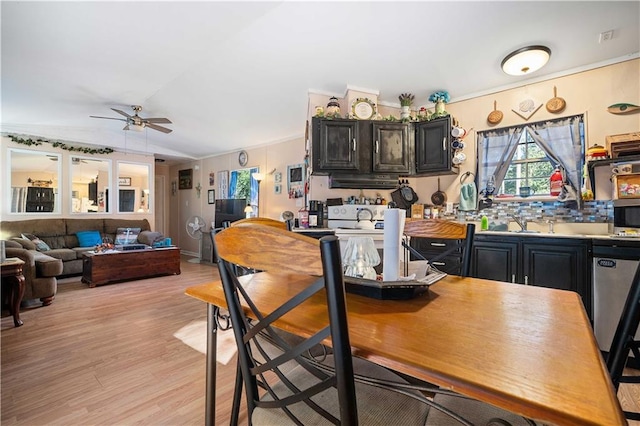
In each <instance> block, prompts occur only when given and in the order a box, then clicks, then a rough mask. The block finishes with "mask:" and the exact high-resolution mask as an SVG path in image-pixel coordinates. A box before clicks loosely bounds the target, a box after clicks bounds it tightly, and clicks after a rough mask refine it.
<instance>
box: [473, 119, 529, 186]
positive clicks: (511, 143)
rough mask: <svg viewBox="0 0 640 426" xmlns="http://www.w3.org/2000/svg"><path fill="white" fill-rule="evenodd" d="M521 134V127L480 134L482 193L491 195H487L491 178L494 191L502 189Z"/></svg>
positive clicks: (479, 172) (479, 154) (478, 177)
mask: <svg viewBox="0 0 640 426" xmlns="http://www.w3.org/2000/svg"><path fill="white" fill-rule="evenodd" d="M521 134H522V128H520V127H512V128H508V129H498V130H493V131H488V132H478V173H477V179H478V188H479V190H480V193H483V194H487V195H491V194H489V193H487V182H489V180H490V179H491V178H493V179H492V180H493V183H494V189H498V188H500V185H501V184H502V181H503V179H504V176H505V175H506V174H507V169H508V168H509V164H510V163H511V159H512V158H513V154H514V153H515V151H516V148H517V147H518V140H519V139H520V135H521ZM489 192H492V191H491V190H490V191H489Z"/></svg>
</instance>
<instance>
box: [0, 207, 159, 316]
mask: <svg viewBox="0 0 640 426" xmlns="http://www.w3.org/2000/svg"><path fill="white" fill-rule="evenodd" d="M127 228H129V229H135V228H140V233H139V235H138V238H137V239H138V240H140V242H141V243H144V244H148V245H152V243H153V242H154V241H156V240H157V239H158V238H160V237H161V234H159V233H157V232H152V231H151V227H150V225H149V221H148V220H147V219H32V220H19V221H11V222H9V221H3V222H0V238H1V239H3V240H5V247H6V255H7V257H18V258H20V259H22V260H24V261H25V267H24V276H25V292H24V296H23V301H28V300H30V299H40V300H41V301H42V304H43V305H48V304H50V303H51V301H53V298H54V296H55V294H56V291H57V278H58V277H66V276H73V275H81V274H82V258H83V253H84V252H86V251H89V250H93V249H94V248H95V245H91V246H86V247H81V246H80V243H79V240H78V236H77V234H78V233H80V232H82V231H98V232H99V234H100V236H101V237H102V238H103V239H109V240H110V241H112V242H114V241H116V237H117V234H118V230H119V229H127ZM23 236H31V237H32V238H33V237H37V238H34V239H33V240H30V239H25V238H24V237H23ZM105 237H106V238H105ZM162 238H163V237H162ZM41 243H44V244H45V245H46V247H45V246H43V245H42V244H41ZM47 248H48V249H47Z"/></svg>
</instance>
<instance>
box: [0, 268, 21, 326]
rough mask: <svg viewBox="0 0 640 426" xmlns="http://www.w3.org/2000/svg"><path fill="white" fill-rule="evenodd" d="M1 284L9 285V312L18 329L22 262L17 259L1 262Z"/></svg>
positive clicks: (19, 324) (19, 322)
mask: <svg viewBox="0 0 640 426" xmlns="http://www.w3.org/2000/svg"><path fill="white" fill-rule="evenodd" d="M0 265H2V283H3V284H4V283H7V284H10V286H11V287H10V291H9V296H10V300H9V311H10V312H11V315H13V324H14V325H15V326H16V327H20V326H21V325H22V324H23V322H22V320H21V319H20V302H22V296H24V275H23V274H22V268H23V267H24V261H23V260H21V259H18V258H17V257H10V258H7V259H6V260H5V261H4V262H2V263H1V264H0Z"/></svg>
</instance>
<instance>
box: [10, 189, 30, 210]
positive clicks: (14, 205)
mask: <svg viewBox="0 0 640 426" xmlns="http://www.w3.org/2000/svg"><path fill="white" fill-rule="evenodd" d="M26 205H27V187H26V186H12V187H11V213H22V212H24V211H25V210H26Z"/></svg>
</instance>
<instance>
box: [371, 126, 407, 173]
mask: <svg viewBox="0 0 640 426" xmlns="http://www.w3.org/2000/svg"><path fill="white" fill-rule="evenodd" d="M372 126H373V171H374V172H389V173H398V174H404V175H408V174H410V173H411V157H412V150H411V141H412V138H411V137H410V127H409V125H408V124H406V123H377V122H376V123H373V124H372Z"/></svg>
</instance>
